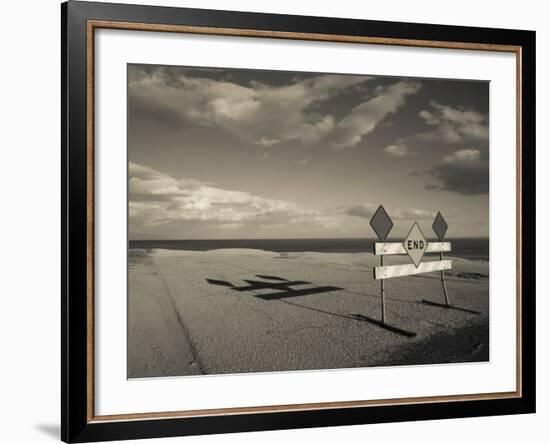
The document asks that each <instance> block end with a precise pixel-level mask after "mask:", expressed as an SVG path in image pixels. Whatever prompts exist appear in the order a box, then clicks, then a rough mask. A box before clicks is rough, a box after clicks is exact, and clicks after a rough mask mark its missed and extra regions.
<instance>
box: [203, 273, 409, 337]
mask: <svg viewBox="0 0 550 444" xmlns="http://www.w3.org/2000/svg"><path fill="white" fill-rule="evenodd" d="M256 277H258V278H260V279H265V280H271V281H276V282H262V281H255V280H249V279H244V282H246V283H247V284H248V285H245V286H241V287H237V286H235V285H233V284H232V283H231V282H228V281H222V280H218V279H206V281H207V282H208V283H209V284H212V285H219V286H222V287H229V288H231V289H232V290H235V291H239V292H243V291H255V290H265V289H272V290H280V291H276V292H274V293H269V294H255V295H254V297H256V298H258V299H263V300H268V301H269V300H274V299H275V300H281V299H287V298H292V297H296V296H305V295H308V294H319V293H326V292H330V291H337V290H344V289H343V288H341V287H334V286H331V285H327V286H323V287H312V288H301V289H294V288H291V287H292V286H297V285H309V284H311V282H307V281H289V280H287V279H285V278H282V277H278V276H266V275H258V274H257V275H256ZM281 302H283V303H285V304H289V305H294V306H295V307H299V308H303V309H305V310H312V311H315V312H318V313H323V314H326V315H330V316H336V317H339V318H344V319H351V320H354V321H361V322H368V323H370V324H372V325H376V326H377V327H380V328H383V329H385V330H388V331H390V332H392V333H396V334H399V335H402V336H406V337H409V338H411V337H414V336H416V333H414V332H410V331H407V330H403V329H401V328H398V327H395V326H393V325H388V324H386V323H384V322H380V321H378V320H376V319H373V318H369V317H368V316H364V315H360V314H354V315H345V314H341V313H334V312H331V311H327V310H321V309H319V308H313V307H309V306H307V305H302V304H298V303H295V302H290V301H287V300H281Z"/></svg>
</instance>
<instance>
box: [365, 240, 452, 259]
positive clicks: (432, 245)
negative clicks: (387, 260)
mask: <svg viewBox="0 0 550 444" xmlns="http://www.w3.org/2000/svg"><path fill="white" fill-rule="evenodd" d="M449 251H451V243H450V242H428V247H427V248H426V251H425V253H441V252H445V253H448V252H449ZM374 254H375V255H376V256H382V255H383V256H389V255H396V254H407V252H406V251H405V247H403V243H402V242H375V243H374Z"/></svg>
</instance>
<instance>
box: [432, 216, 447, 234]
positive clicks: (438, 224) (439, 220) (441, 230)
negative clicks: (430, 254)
mask: <svg viewBox="0 0 550 444" xmlns="http://www.w3.org/2000/svg"><path fill="white" fill-rule="evenodd" d="M447 228H449V226H448V225H447V222H445V219H443V216H442V215H441V212H439V211H438V212H437V216H435V219H434V223H433V224H432V230H434V233H435V234H436V236H437V238H438V239H439V240H440V241H442V240H443V238H444V237H445V233H446V232H447Z"/></svg>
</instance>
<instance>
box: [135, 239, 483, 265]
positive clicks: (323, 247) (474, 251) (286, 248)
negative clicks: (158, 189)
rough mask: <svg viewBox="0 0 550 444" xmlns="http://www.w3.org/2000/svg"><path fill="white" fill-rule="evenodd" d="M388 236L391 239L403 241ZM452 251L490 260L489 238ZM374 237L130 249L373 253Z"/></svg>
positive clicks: (140, 244)
mask: <svg viewBox="0 0 550 444" xmlns="http://www.w3.org/2000/svg"><path fill="white" fill-rule="evenodd" d="M401 241H402V239H388V240H387V242H401ZM448 241H449V242H451V243H452V252H451V253H449V254H447V256H454V257H460V258H464V259H469V260H479V261H488V260H489V239H487V238H456V239H449V240H448ZM374 242H376V241H375V240H374V239H360V238H355V239H352V238H344V239H222V240H219V239H216V240H206V239H201V240H130V241H129V243H128V247H129V249H130V250H135V249H143V250H153V249H159V250H174V251H211V250H224V249H247V250H262V251H268V252H273V253H300V252H317V253H372V251H373V244H374Z"/></svg>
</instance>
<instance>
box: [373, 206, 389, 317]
mask: <svg viewBox="0 0 550 444" xmlns="http://www.w3.org/2000/svg"><path fill="white" fill-rule="evenodd" d="M369 223H370V226H371V227H372V229H373V230H374V232H375V233H376V235H377V236H378V240H380V241H385V240H386V238H387V237H388V234H389V233H390V231H391V229H392V227H393V221H392V220H391V218H390V216H388V213H387V212H386V210H385V209H384V207H383V206H382V205H380V206H379V207H378V209H377V210H376V211H375V212H374V214H373V215H372V218H371V220H370V222H369ZM374 249H375V250H376V244H375V245H374ZM373 253H374V254H376V251H373ZM380 266H381V267H383V266H384V255H381V256H380ZM375 269H376V267H375ZM380 311H381V313H380V321H381V322H382V324H383V323H384V322H385V321H386V291H385V289H384V279H382V280H381V281H380Z"/></svg>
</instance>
